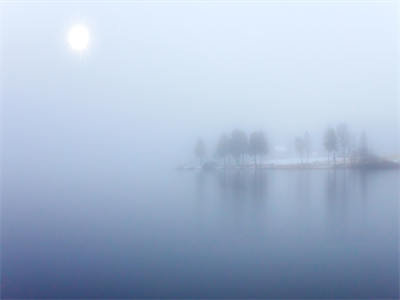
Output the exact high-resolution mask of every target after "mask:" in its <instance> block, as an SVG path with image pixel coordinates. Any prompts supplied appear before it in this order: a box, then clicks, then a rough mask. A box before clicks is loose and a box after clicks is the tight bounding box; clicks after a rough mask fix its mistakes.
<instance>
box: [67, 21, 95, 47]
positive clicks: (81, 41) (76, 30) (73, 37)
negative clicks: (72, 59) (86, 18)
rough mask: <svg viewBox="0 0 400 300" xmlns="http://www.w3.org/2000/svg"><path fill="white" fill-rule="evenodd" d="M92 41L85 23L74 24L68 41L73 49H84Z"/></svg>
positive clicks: (69, 32)
mask: <svg viewBox="0 0 400 300" xmlns="http://www.w3.org/2000/svg"><path fill="white" fill-rule="evenodd" d="M89 41H90V34H89V30H88V28H87V27H86V26H85V25H81V24H78V25H74V26H72V27H71V28H70V30H69V31H68V43H69V45H70V47H71V48H72V50H75V51H84V50H86V49H87V48H88V46H89Z"/></svg>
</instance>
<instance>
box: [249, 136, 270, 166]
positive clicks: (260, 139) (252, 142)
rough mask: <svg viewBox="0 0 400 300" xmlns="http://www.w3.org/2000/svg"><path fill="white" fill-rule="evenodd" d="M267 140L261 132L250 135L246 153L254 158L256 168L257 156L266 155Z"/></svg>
mask: <svg viewBox="0 0 400 300" xmlns="http://www.w3.org/2000/svg"><path fill="white" fill-rule="evenodd" d="M267 152H268V144H267V139H266V138H265V135H264V133H263V132H262V131H255V132H253V133H252V134H251V135H250V139H249V145H248V153H249V154H250V155H252V156H253V157H254V164H255V166H257V156H262V155H265V154H267Z"/></svg>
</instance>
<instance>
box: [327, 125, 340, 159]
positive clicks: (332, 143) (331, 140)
mask: <svg viewBox="0 0 400 300" xmlns="http://www.w3.org/2000/svg"><path fill="white" fill-rule="evenodd" d="M324 147H325V149H326V151H327V152H328V161H329V154H330V153H332V155H333V163H334V164H336V151H337V137H336V132H335V130H334V129H333V128H328V129H327V130H326V131H325V135H324Z"/></svg>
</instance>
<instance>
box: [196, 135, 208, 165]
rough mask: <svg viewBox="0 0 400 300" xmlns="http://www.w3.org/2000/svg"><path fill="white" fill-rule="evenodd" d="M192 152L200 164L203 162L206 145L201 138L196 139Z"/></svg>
mask: <svg viewBox="0 0 400 300" xmlns="http://www.w3.org/2000/svg"><path fill="white" fill-rule="evenodd" d="M194 153H195V155H196V157H197V158H198V159H199V162H200V164H202V163H203V162H204V158H205V156H206V146H205V144H204V142H203V140H202V139H198V140H197V143H196V147H195V149H194Z"/></svg>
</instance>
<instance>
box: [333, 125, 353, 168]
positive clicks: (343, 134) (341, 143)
mask: <svg viewBox="0 0 400 300" xmlns="http://www.w3.org/2000/svg"><path fill="white" fill-rule="evenodd" d="M336 135H337V141H338V148H339V150H340V152H341V154H342V156H343V163H344V164H346V158H347V156H348V155H349V152H350V132H349V129H348V127H347V125H346V124H345V123H341V124H339V125H338V126H337V127H336Z"/></svg>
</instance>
